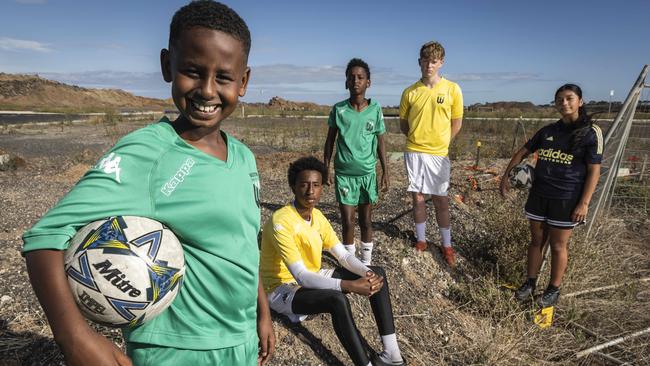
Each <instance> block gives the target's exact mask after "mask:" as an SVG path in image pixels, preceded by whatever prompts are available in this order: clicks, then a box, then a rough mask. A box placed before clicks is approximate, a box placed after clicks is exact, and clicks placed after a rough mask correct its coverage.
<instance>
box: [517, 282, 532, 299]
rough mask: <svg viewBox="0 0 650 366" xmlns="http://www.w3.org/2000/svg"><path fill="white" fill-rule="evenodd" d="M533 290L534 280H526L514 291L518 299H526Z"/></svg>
mask: <svg viewBox="0 0 650 366" xmlns="http://www.w3.org/2000/svg"><path fill="white" fill-rule="evenodd" d="M533 292H535V281H531V280H526V282H524V284H523V285H521V287H519V288H518V289H517V290H516V291H515V298H516V299H517V300H519V301H526V300H528V299H529V298H530V297H531V296H533Z"/></svg>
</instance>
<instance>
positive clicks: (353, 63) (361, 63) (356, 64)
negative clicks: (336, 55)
mask: <svg viewBox="0 0 650 366" xmlns="http://www.w3.org/2000/svg"><path fill="white" fill-rule="evenodd" d="M353 67H362V68H363V69H364V70H366V75H367V76H368V80H370V67H369V66H368V64H367V63H366V62H365V61H364V60H362V59H360V58H353V59H352V60H350V62H348V66H347V67H346V68H345V76H348V74H349V73H350V70H352V68H353Z"/></svg>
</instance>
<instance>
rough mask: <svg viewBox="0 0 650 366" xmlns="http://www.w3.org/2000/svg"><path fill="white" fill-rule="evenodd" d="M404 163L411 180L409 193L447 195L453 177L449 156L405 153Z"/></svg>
mask: <svg viewBox="0 0 650 366" xmlns="http://www.w3.org/2000/svg"><path fill="white" fill-rule="evenodd" d="M404 162H405V163H406V173H407V174H408V178H409V186H408V188H407V189H406V190H407V191H408V192H418V193H424V194H433V195H436V196H446V195H447V191H448V190H449V178H450V176H451V162H450V161H449V158H448V157H447V156H436V155H431V154H426V153H419V152H405V153H404Z"/></svg>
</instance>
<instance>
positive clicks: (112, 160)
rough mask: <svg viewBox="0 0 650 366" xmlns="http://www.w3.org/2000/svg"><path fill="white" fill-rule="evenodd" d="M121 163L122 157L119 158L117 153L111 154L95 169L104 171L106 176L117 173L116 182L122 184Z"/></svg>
mask: <svg viewBox="0 0 650 366" xmlns="http://www.w3.org/2000/svg"><path fill="white" fill-rule="evenodd" d="M120 161H122V157H120V156H117V155H116V154H115V153H110V154H108V156H106V157H105V158H103V159H102V160H101V161H100V162H99V163H97V165H95V169H99V170H102V171H104V173H106V174H113V173H115V180H116V181H117V182H118V183H122V182H121V181H120Z"/></svg>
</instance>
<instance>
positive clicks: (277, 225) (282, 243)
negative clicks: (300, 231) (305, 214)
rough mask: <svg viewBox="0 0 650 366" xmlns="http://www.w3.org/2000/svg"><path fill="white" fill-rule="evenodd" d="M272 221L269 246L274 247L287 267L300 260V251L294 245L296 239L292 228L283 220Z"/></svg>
mask: <svg viewBox="0 0 650 366" xmlns="http://www.w3.org/2000/svg"><path fill="white" fill-rule="evenodd" d="M272 220H273V240H271V245H273V246H274V247H275V250H277V252H278V253H280V257H281V258H282V261H283V262H284V263H285V264H286V265H287V266H288V265H291V264H293V263H296V262H298V261H301V260H302V256H301V255H300V250H298V246H297V245H296V239H295V235H294V231H293V228H292V227H291V226H290V223H289V222H287V221H285V220H278V221H277V222H276V221H275V219H274V218H272Z"/></svg>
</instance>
